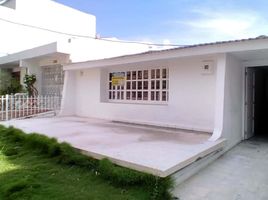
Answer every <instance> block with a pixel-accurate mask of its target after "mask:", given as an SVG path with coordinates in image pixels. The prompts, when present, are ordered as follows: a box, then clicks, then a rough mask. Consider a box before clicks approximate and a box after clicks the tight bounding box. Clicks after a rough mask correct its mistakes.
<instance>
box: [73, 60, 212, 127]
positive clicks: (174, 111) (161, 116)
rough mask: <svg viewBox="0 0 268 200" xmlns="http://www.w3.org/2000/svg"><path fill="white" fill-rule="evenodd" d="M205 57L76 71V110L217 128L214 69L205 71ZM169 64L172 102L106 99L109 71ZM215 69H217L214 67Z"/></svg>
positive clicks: (171, 124) (153, 122)
mask: <svg viewBox="0 0 268 200" xmlns="http://www.w3.org/2000/svg"><path fill="white" fill-rule="evenodd" d="M201 65H202V59H201V60H200V58H199V59H193V58H192V59H188V60H176V61H166V62H164V61H162V62H156V63H147V64H146V63H142V64H136V65H128V66H119V67H111V68H109V69H89V70H83V71H77V72H76V83H75V84H76V91H75V95H73V96H74V97H76V104H75V105H76V106H75V113H74V114H76V115H78V116H84V117H96V118H102V119H111V120H118V121H125V122H132V123H143V124H150V125H159V126H167V127H176V128H184V129H193V130H200V131H209V132H212V130H213V128H214V103H215V102H214V101H215V81H216V76H215V73H212V74H202V70H201ZM137 66H140V67H139V69H141V68H142V69H146V68H150V67H152V66H153V67H157V66H167V67H168V68H169V74H170V78H169V81H170V84H169V87H170V89H169V92H170V94H169V102H168V104H165V105H154V104H129V103H110V102H105V97H106V99H107V95H108V92H107V90H106V88H107V87H108V84H107V80H108V73H109V71H119V70H129V69H130V68H131V69H135V68H136V67H137ZM214 70H215V69H214Z"/></svg>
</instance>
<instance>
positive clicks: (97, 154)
mask: <svg viewBox="0 0 268 200" xmlns="http://www.w3.org/2000/svg"><path fill="white" fill-rule="evenodd" d="M1 124H4V125H7V126H9V125H12V126H14V127H16V128H20V129H22V130H23V131H25V132H27V133H30V132H37V133H40V134H44V135H47V136H49V137H55V138H57V139H58V141H65V142H68V143H70V144H71V145H72V146H73V147H75V148H77V149H79V150H81V151H82V152H83V153H84V154H87V155H90V156H92V157H94V158H97V159H101V158H108V159H110V160H111V161H113V162H114V163H116V164H118V165H121V166H125V167H129V168H132V169H135V170H139V171H144V172H148V173H151V174H154V175H157V176H161V177H165V176H168V175H171V174H173V173H174V172H176V171H178V170H180V169H182V168H184V167H185V166H187V165H189V164H191V163H192V162H194V161H196V160H197V159H198V158H200V157H204V156H206V155H208V154H210V153H212V152H214V151H216V150H218V149H220V148H222V147H223V145H224V141H223V140H219V141H216V142H211V141H208V138H209V137H210V134H208V133H201V132H198V133H197V132H193V131H184V130H175V129H164V128H163V129H162V128H155V127H149V126H148V127H147V126H146V127H145V126H138V125H131V124H123V123H116V122H112V121H105V120H97V119H92V118H80V117H55V118H31V119H23V120H13V121H8V122H1Z"/></svg>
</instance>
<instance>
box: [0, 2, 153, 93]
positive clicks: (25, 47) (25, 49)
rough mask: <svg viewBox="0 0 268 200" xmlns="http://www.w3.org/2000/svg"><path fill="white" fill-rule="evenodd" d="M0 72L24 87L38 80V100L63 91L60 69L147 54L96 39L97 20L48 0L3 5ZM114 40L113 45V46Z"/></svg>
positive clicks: (137, 46) (137, 47) (138, 46)
mask: <svg viewBox="0 0 268 200" xmlns="http://www.w3.org/2000/svg"><path fill="white" fill-rule="evenodd" d="M0 26H1V37H0V43H1V47H0V70H5V71H9V72H10V73H12V75H13V76H16V77H17V78H18V79H20V81H21V83H23V77H24V75H25V74H26V73H28V74H35V75H36V76H37V84H36V87H37V89H38V91H39V93H40V94H42V95H55V94H56V95H59V94H61V92H62V87H63V80H64V73H63V70H62V65H63V64H66V63H72V62H81V61H85V60H92V59H102V58H107V57H114V56H119V55H124V54H132V53H138V52H143V51H147V50H148V49H149V48H151V47H150V46H148V45H143V44H127V43H121V42H120V41H118V40H117V39H115V38H106V39H105V40H100V39H96V17H95V16H94V15H91V14H88V13H84V12H81V11H78V10H75V9H73V8H70V7H67V6H65V5H62V4H59V3H57V2H55V1H52V0H38V1H36V0H7V1H2V3H1V5H0ZM110 40H112V41H113V42H111V41H110Z"/></svg>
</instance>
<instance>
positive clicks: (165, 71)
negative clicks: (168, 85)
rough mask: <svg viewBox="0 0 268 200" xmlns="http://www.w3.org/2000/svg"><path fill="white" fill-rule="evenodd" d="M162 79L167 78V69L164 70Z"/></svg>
mask: <svg viewBox="0 0 268 200" xmlns="http://www.w3.org/2000/svg"><path fill="white" fill-rule="evenodd" d="M162 78H167V69H162Z"/></svg>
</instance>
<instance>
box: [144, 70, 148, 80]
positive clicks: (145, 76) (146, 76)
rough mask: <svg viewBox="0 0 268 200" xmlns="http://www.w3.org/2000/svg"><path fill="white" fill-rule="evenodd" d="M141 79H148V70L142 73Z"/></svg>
mask: <svg viewBox="0 0 268 200" xmlns="http://www.w3.org/2000/svg"><path fill="white" fill-rule="evenodd" d="M143 78H144V79H148V70H144V71H143Z"/></svg>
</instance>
